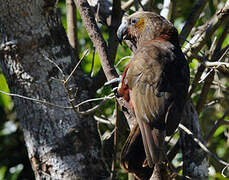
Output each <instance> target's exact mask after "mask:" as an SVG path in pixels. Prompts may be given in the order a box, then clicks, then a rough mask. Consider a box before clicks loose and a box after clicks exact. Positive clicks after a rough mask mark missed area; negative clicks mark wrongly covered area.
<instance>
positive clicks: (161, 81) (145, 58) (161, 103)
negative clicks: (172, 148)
mask: <svg viewBox="0 0 229 180" xmlns="http://www.w3.org/2000/svg"><path fill="white" fill-rule="evenodd" d="M117 38H118V40H119V41H120V43H122V41H124V42H125V43H126V44H127V45H128V47H129V48H130V49H131V50H132V51H133V56H132V58H131V60H130V62H129V64H128V65H127V66H126V67H125V69H124V72H123V74H122V78H121V83H120V86H119V88H118V94H119V96H121V97H123V99H124V100H125V101H127V102H128V103H129V104H130V107H131V109H132V110H133V112H134V115H135V117H136V120H137V125H138V128H139V130H140V131H137V130H136V128H135V132H137V133H140V134H141V138H142V143H141V144H142V146H143V147H144V148H143V149H144V152H145V157H146V160H145V161H142V160H141V162H142V163H143V164H142V166H143V167H144V166H148V167H149V168H152V167H153V166H154V165H155V164H156V163H161V162H162V161H164V150H163V148H164V141H165V136H170V135H172V134H173V133H174V131H175V130H176V129H177V127H178V124H179V123H180V120H181V116H182V112H183V109H184V106H185V102H186V97H187V93H188V87H189V78H190V73H189V66H188V62H187V60H186V59H185V56H184V54H183V53H182V50H181V47H180V45H179V38H178V31H177V29H176V28H175V27H174V25H173V24H172V23H171V22H169V21H168V20H167V19H165V18H164V17H162V16H160V15H158V14H156V13H153V12H146V11H142V12H136V13H134V14H132V15H130V16H125V17H123V19H122V22H121V25H120V26H119V28H118V30H117ZM131 137H134V138H135V139H139V135H134V134H133V133H132V135H131ZM136 137H138V138H136ZM127 142H128V144H126V145H124V146H125V148H124V151H125V153H128V152H129V150H128V147H139V143H136V144H137V146H135V145H134V146H131V144H130V143H131V142H132V140H131V139H129V140H128V141H127ZM133 151H134V150H131V152H132V153H133ZM133 154H134V153H133ZM126 155H127V154H126ZM128 158H130V157H128ZM133 158H136V157H133ZM128 162H131V161H130V160H128V161H126V163H128ZM123 164H124V166H128V165H125V162H123ZM129 166H130V165H129ZM126 169H128V167H126Z"/></svg>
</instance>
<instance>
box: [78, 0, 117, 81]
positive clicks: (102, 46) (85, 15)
mask: <svg viewBox="0 0 229 180" xmlns="http://www.w3.org/2000/svg"><path fill="white" fill-rule="evenodd" d="M74 2H75V4H76V6H77V8H78V10H79V12H80V15H81V18H82V21H83V23H84V26H85V28H86V30H87V32H88V35H89V37H90V39H91V40H92V42H93V45H94V47H96V50H97V52H98V55H99V58H100V61H101V64H102V68H103V70H104V72H105V76H106V78H107V79H108V80H111V79H113V78H116V77H118V74H117V72H116V71H115V68H114V67H113V64H112V57H111V56H110V54H109V53H108V52H109V51H108V47H107V45H106V42H105V40H104V38H103V37H102V35H101V33H100V30H99V28H98V26H97V24H96V21H95V18H94V15H93V13H92V11H91V8H90V6H89V4H88V2H87V0H74Z"/></svg>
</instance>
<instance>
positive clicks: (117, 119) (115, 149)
mask: <svg viewBox="0 0 229 180" xmlns="http://www.w3.org/2000/svg"><path fill="white" fill-rule="evenodd" d="M115 115H116V116H115V132H114V146H113V148H114V152H113V161H112V167H111V177H110V179H111V180H113V179H115V178H116V160H117V150H118V130H119V105H118V101H117V100H116V101H115Z"/></svg>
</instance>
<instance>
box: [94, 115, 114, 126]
mask: <svg viewBox="0 0 229 180" xmlns="http://www.w3.org/2000/svg"><path fill="white" fill-rule="evenodd" d="M94 119H95V120H96V121H98V122H100V123H103V124H109V125H114V124H113V123H112V121H110V120H109V119H105V118H103V117H98V116H94Z"/></svg>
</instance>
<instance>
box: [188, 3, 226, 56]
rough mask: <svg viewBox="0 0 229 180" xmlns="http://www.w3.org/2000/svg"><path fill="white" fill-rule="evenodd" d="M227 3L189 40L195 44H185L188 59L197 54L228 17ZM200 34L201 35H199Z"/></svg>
mask: <svg viewBox="0 0 229 180" xmlns="http://www.w3.org/2000/svg"><path fill="white" fill-rule="evenodd" d="M228 12H229V3H225V6H224V8H223V9H221V10H220V11H219V12H218V13H216V14H215V15H214V16H213V17H212V18H211V19H210V20H209V21H208V22H206V23H205V24H204V25H203V26H202V28H201V29H200V30H199V31H198V32H197V33H196V35H195V36H194V37H193V38H192V39H191V40H190V42H195V43H193V45H191V46H190V45H189V44H187V46H186V47H185V49H186V50H185V52H184V53H185V54H186V56H187V57H188V59H192V57H193V55H195V54H197V53H198V52H199V51H200V49H201V48H202V47H203V45H204V44H205V42H206V41H207V40H208V39H209V38H210V37H211V36H212V34H213V33H214V32H215V31H216V29H217V28H218V27H219V26H220V25H221V24H222V23H224V22H225V21H227V19H228V17H229V13H228ZM199 32H202V33H199Z"/></svg>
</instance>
